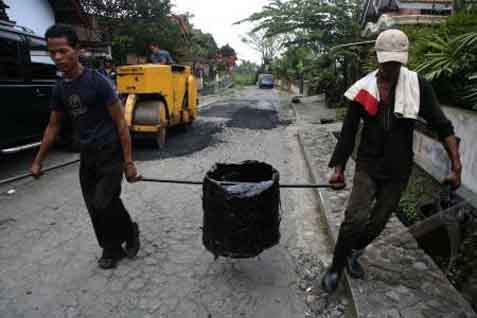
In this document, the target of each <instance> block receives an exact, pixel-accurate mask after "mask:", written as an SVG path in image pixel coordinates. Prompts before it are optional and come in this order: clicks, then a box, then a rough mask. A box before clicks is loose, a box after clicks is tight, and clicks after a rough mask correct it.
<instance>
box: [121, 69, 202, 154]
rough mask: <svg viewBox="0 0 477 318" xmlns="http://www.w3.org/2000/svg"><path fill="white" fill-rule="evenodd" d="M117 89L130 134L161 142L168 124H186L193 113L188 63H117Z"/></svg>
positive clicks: (193, 87) (194, 86) (193, 88)
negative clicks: (145, 136) (124, 98)
mask: <svg viewBox="0 0 477 318" xmlns="http://www.w3.org/2000/svg"><path fill="white" fill-rule="evenodd" d="M117 85H118V91H119V93H120V94H121V95H123V96H126V101H125V113H126V121H127V123H128V126H129V128H130V130H131V133H132V134H141V135H150V136H151V137H154V138H155V139H156V141H157V143H158V145H159V146H163V145H164V144H165V139H166V131H167V128H168V127H172V126H176V125H188V124H190V123H192V122H193V121H194V119H195V118H196V116H197V84H196V79H195V77H194V76H193V74H192V71H191V68H190V67H189V66H182V65H159V64H143V65H131V66H121V67H119V68H118V71H117Z"/></svg>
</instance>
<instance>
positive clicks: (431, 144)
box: [414, 107, 477, 194]
mask: <svg viewBox="0 0 477 318" xmlns="http://www.w3.org/2000/svg"><path fill="white" fill-rule="evenodd" d="M443 109H444V112H445V114H446V115H447V117H448V118H449V119H450V120H451V121H452V123H453V124H454V127H455V132H456V135H457V136H458V137H460V138H461V144H460V155H461V158H462V163H463V166H464V167H463V171H462V184H463V185H464V186H465V187H466V188H467V189H469V190H470V191H472V192H473V193H474V194H477V147H475V146H474V143H475V139H476V138H477V124H476V123H477V112H472V111H467V110H463V109H458V108H452V107H443ZM414 153H415V161H416V163H417V164H418V165H419V166H421V167H422V168H423V169H424V170H426V171H427V172H428V173H429V174H431V175H432V176H434V177H436V178H437V179H441V178H443V177H445V176H446V175H447V174H448V172H449V168H450V163H449V160H448V159H447V154H446V151H445V149H444V147H443V146H442V145H441V144H440V143H439V142H438V141H436V140H435V139H432V138H430V137H428V136H426V135H424V134H423V133H421V132H418V131H416V132H415V134H414Z"/></svg>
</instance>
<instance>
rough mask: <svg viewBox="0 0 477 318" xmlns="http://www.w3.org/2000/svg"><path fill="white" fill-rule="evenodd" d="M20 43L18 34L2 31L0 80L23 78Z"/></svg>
mask: <svg viewBox="0 0 477 318" xmlns="http://www.w3.org/2000/svg"><path fill="white" fill-rule="evenodd" d="M19 43H20V38H19V37H17V36H16V35H14V34H9V33H6V32H0V80H7V81H15V80H21V79H22V73H21V67H20V50H19Z"/></svg>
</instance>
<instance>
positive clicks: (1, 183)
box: [0, 159, 80, 186]
mask: <svg viewBox="0 0 477 318" xmlns="http://www.w3.org/2000/svg"><path fill="white" fill-rule="evenodd" d="M79 161H80V160H79V159H75V160H71V161H68V162H65V163H61V164H58V165H54V166H51V167H48V168H45V169H42V170H41V172H42V173H45V172H48V171H52V170H56V169H59V168H63V167H67V166H69V165H72V164H75V163H77V162H79ZM28 177H32V175H31V173H25V174H21V175H18V176H15V177H11V178H7V179H3V180H0V186H2V185H4V184H8V183H11V182H15V181H19V180H22V179H26V178H28Z"/></svg>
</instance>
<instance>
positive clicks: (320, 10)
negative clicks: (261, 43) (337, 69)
mask: <svg viewBox="0 0 477 318" xmlns="http://www.w3.org/2000/svg"><path fill="white" fill-rule="evenodd" d="M358 14H359V2H358V1H357V0H332V1H329V0H289V1H282V0H272V1H271V3H270V4H269V5H267V6H264V7H263V9H262V11H260V12H257V13H254V14H252V15H251V16H250V17H248V18H246V19H244V20H242V21H239V22H237V23H243V22H253V23H256V25H257V26H256V27H255V28H254V29H253V30H252V32H255V31H258V30H264V31H265V35H266V36H274V35H279V34H284V35H287V37H288V41H287V43H285V44H288V45H293V44H298V45H300V46H307V47H310V48H312V49H313V50H314V51H315V52H317V53H319V52H323V51H326V49H327V48H329V47H331V46H334V45H338V44H343V43H347V42H352V41H354V40H355V39H357V38H358V37H359V25H358V22H357V21H358V19H357V16H358Z"/></svg>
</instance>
